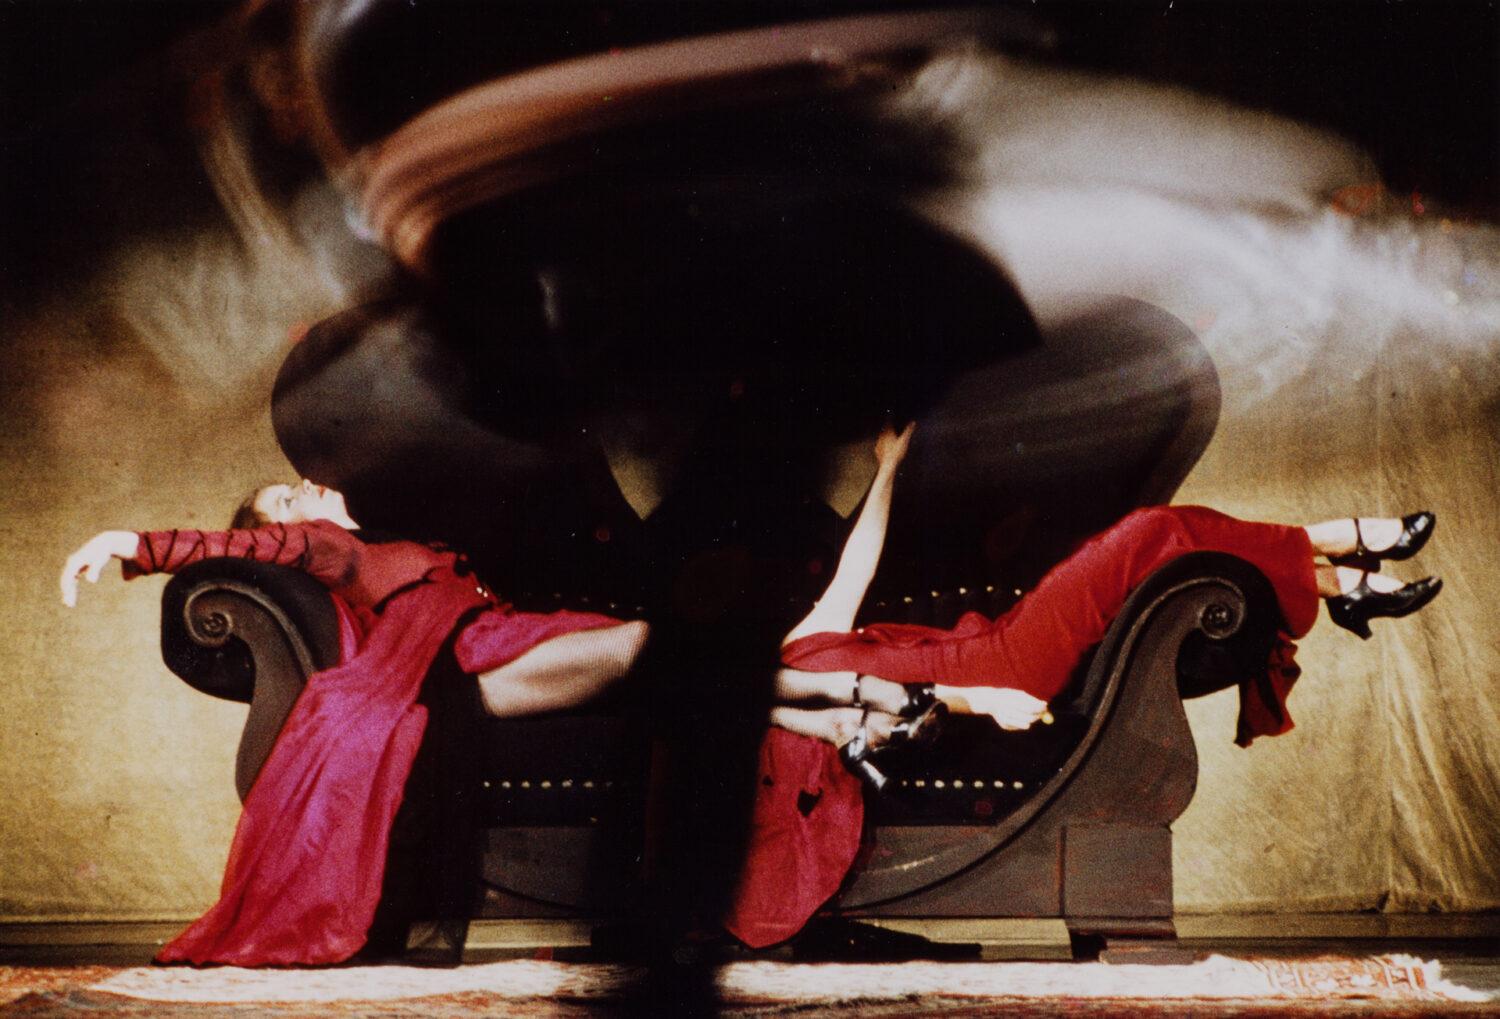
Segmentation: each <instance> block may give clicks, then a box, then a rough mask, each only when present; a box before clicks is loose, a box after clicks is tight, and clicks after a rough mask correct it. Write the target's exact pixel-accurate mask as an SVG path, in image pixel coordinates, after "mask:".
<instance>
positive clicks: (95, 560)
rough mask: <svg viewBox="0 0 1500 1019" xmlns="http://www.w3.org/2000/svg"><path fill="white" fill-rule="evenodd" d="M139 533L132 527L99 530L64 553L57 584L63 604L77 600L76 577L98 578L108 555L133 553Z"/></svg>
mask: <svg viewBox="0 0 1500 1019" xmlns="http://www.w3.org/2000/svg"><path fill="white" fill-rule="evenodd" d="M140 540H141V536H140V535H138V534H136V533H135V532H134V531H101V532H99V533H98V534H96V535H94V536H93V537H92V538H90V539H89V540H88V541H86V542H84V543H83V545H82V546H81V547H80V548H79V549H78V551H76V552H74V553H73V554H72V555H70V556H68V561H67V562H65V563H63V569H62V577H61V578H60V580H59V586H61V588H62V600H63V604H64V605H66V606H67V607H68V608H72V607H73V606H74V605H76V604H78V577H79V575H80V574H81V575H82V576H84V577H85V578H86V579H87V580H88V582H89V583H90V584H96V583H98V582H99V574H100V573H102V572H103V570H104V567H105V566H108V565H109V561H110V560H111V559H128V558H129V557H131V556H133V555H135V551H136V546H137V545H139V544H140Z"/></svg>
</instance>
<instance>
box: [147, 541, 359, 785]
mask: <svg viewBox="0 0 1500 1019" xmlns="http://www.w3.org/2000/svg"><path fill="white" fill-rule="evenodd" d="M161 648H162V660H163V661H165V662H166V664H167V667H168V668H169V669H171V670H172V671H173V672H174V673H176V674H177V675H178V676H179V677H181V678H182V679H183V680H184V681H185V682H186V683H187V684H188V685H189V686H191V687H193V688H194V689H196V690H201V691H203V692H204V693H206V694H210V695H211V696H214V697H221V698H224V699H225V700H233V701H241V702H247V703H249V704H250V714H249V717H248V718H247V719H246V722H245V730H244V733H243V735H242V736H241V738H240V747H239V753H238V757H237V760H236V764H235V785H236V787H237V788H238V790H239V794H240V797H241V798H244V796H245V795H247V794H248V793H249V790H250V786H251V784H252V783H253V782H254V780H255V777H256V775H258V774H259V773H260V768H261V765H262V764H263V763H264V762H265V759H266V756H267V755H268V754H269V753H270V751H271V747H272V745H273V744H274V743H275V741H276V736H277V734H278V733H280V731H281V727H282V725H283V723H285V721H286V717H287V714H288V713H289V712H290V711H291V709H292V705H294V704H295V703H296V701H297V697H298V695H299V694H300V693H301V692H302V688H303V686H304V685H306V682H307V677H308V676H310V675H312V673H314V672H316V671H318V670H320V669H326V668H328V667H330V666H333V665H336V664H337V663H338V661H339V624H338V613H337V611H336V610H335V608H334V605H333V600H332V598H331V597H330V596H329V594H328V589H327V588H325V587H324V586H323V585H322V584H320V583H318V582H317V581H316V580H314V579H313V578H312V577H309V576H308V575H307V574H305V573H303V572H301V571H300V570H295V569H291V568H289V567H285V566H276V565H273V564H270V563H260V562H255V561H254V560H250V559H230V558H223V559H205V560H203V561H202V562H199V563H194V564H193V565H192V566H189V567H188V568H187V569H184V570H182V571H181V572H180V573H178V574H177V575H176V576H174V577H173V578H172V580H171V581H170V582H169V583H168V584H167V586H166V589H165V590H164V591H163V592H162V613H161Z"/></svg>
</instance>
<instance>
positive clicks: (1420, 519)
mask: <svg viewBox="0 0 1500 1019" xmlns="http://www.w3.org/2000/svg"><path fill="white" fill-rule="evenodd" d="M1350 519H1352V520H1353V521H1354V551H1353V552H1351V553H1349V554H1348V555H1340V556H1329V557H1328V561H1329V562H1331V563H1333V565H1335V566H1355V567H1358V568H1359V569H1362V570H1372V571H1378V570H1379V569H1380V564H1381V562H1382V561H1384V560H1387V559H1389V560H1392V561H1400V560H1402V559H1410V558H1411V557H1412V556H1414V555H1416V554H1417V553H1418V552H1420V551H1422V546H1423V545H1425V544H1427V539H1428V538H1430V537H1432V529H1433V528H1434V527H1436V526H1437V514H1435V513H1430V512H1428V511H1427V510H1422V511H1421V512H1419V513H1412V514H1409V515H1407V516H1404V517H1402V518H1401V534H1400V536H1399V537H1397V538H1396V540H1395V541H1394V542H1392V543H1391V545H1390V547H1389V548H1383V549H1381V550H1380V551H1378V552H1376V551H1372V550H1371V549H1369V548H1366V547H1365V536H1364V535H1363V534H1361V533H1360V532H1359V517H1351V518H1350Z"/></svg>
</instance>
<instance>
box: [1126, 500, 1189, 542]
mask: <svg viewBox="0 0 1500 1019" xmlns="http://www.w3.org/2000/svg"><path fill="white" fill-rule="evenodd" d="M1195 509H1196V507H1193V506H1142V507H1141V508H1140V509H1136V510H1131V511H1130V512H1129V513H1127V514H1125V516H1123V517H1122V518H1120V522H1119V523H1118V524H1116V525H1115V526H1114V527H1112V528H1110V531H1109V533H1110V535H1111V536H1116V537H1119V538H1123V539H1125V540H1129V541H1143V540H1150V539H1155V538H1163V537H1167V536H1169V535H1174V534H1181V533H1182V532H1183V531H1184V530H1185V529H1186V526H1187V523H1186V521H1187V517H1188V516H1189V514H1190V513H1191V511H1193V510H1195Z"/></svg>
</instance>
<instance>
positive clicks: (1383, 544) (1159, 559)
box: [725, 427, 1442, 947]
mask: <svg viewBox="0 0 1500 1019" xmlns="http://www.w3.org/2000/svg"><path fill="white" fill-rule="evenodd" d="M911 432H912V429H911V428H910V427H908V428H907V429H906V430H905V431H904V432H902V433H900V434H899V435H898V434H897V433H895V432H894V431H892V430H891V429H889V428H888V429H886V430H885V431H884V432H883V433H882V434H881V436H880V437H879V439H877V440H876V444H875V458H876V461H877V464H878V468H877V470H876V473H875V479H874V481H873V482H872V484H871V488H870V492H869V495H868V496H867V497H866V500H865V505H864V508H863V509H862V510H861V511H860V515H859V518H858V519H857V520H856V521H855V524H854V528H853V530H852V531H851V532H850V535H849V539H848V542H847V543H846V544H845V546H844V551H843V555H842V557H841V558H840V560H839V565H838V569H837V570H836V571H835V573H834V576H833V579H832V581H831V582H830V583H829V585H828V589H827V591H826V592H825V594H824V596H823V598H822V599H821V600H820V601H819V602H818V603H817V604H816V605H815V606H814V607H813V609H812V611H811V612H809V613H808V615H807V616H806V617H805V618H804V619H803V620H802V621H801V622H799V623H798V624H797V625H796V626H795V627H794V628H793V629H792V630H791V632H790V633H788V634H787V635H786V638H785V639H784V640H783V642H782V646H781V660H782V663H783V665H784V668H783V669H782V670H781V671H780V672H779V673H778V676H777V683H776V693H777V698H778V700H779V701H782V702H784V703H781V704H780V705H778V706H777V707H776V708H774V709H773V710H772V714H771V723H772V727H771V729H770V730H769V731H768V732H767V735H766V738H765V740H764V741H763V742H762V745H761V763H760V767H761V781H760V783H759V785H758V787H757V798H756V804H755V820H754V824H753V825H752V829H751V841H750V846H749V850H748V853H747V859H746V865H745V868H744V871H743V872H742V875H741V880H740V884H739V887H738V889H737V893H736V895H735V897H734V900H733V902H732V904H731V907H730V910H729V913H728V916H727V917H726V920H725V926H726V927H727V928H728V930H729V931H730V933H732V934H734V935H735V936H736V937H738V938H739V939H740V940H741V941H744V942H745V943H746V944H749V945H751V946H752V947H760V946H764V945H769V944H774V943H776V942H778V941H782V940H785V939H786V938H788V937H791V936H792V935H793V934H795V933H796V932H797V931H798V930H800V929H801V927H802V925H803V924H804V923H806V921H807V919H808V918H809V917H810V916H811V915H812V914H813V912H815V911H816V910H817V908H818V907H819V906H821V905H822V904H823V903H824V902H826V901H827V900H828V899H829V898H830V897H831V896H832V895H833V894H834V893H835V892H836V891H837V890H838V887H839V885H840V883H841V882H842V881H843V879H844V876H845V874H846V873H847V872H848V869H849V867H850V866H851V865H852V864H853V862H854V856H855V853H856V852H857V850H858V848H859V835H860V829H861V825H862V822H863V797H862V793H861V789H860V782H859V780H858V779H856V778H855V777H854V775H855V774H858V775H859V776H860V777H861V778H863V779H864V780H865V781H867V782H870V783H872V784H874V785H877V786H878V785H879V784H880V782H881V781H882V778H881V776H880V772H879V770H878V767H876V766H875V764H874V762H873V760H872V757H874V756H875V755H878V753H879V749H880V747H881V746H882V745H888V744H890V743H893V742H899V741H901V740H903V739H911V738H914V737H917V736H919V735H920V732H921V730H922V729H923V728H924V725H925V723H926V721H927V720H928V719H930V718H932V717H933V716H934V715H935V714H936V713H941V712H943V711H953V712H959V713H967V714H985V715H990V716H991V717H993V718H994V719H995V721H996V722H997V723H998V724H999V725H1000V726H1001V727H1002V728H1005V729H1024V728H1027V727H1029V726H1030V725H1032V724H1033V723H1034V722H1036V721H1037V720H1038V719H1039V718H1041V717H1042V716H1043V715H1044V713H1045V712H1046V709H1047V703H1048V702H1049V701H1050V700H1051V699H1052V698H1053V697H1055V696H1056V695H1057V694H1058V693H1059V692H1061V690H1062V688H1063V687H1064V685H1065V684H1066V683H1067V682H1068V679H1069V678H1070V677H1071V675H1072V673H1073V670H1074V668H1075V666H1076V665H1077V664H1078V661H1079V660H1080V658H1081V657H1082V656H1083V654H1084V653H1085V652H1086V651H1087V650H1088V649H1089V648H1090V647H1092V646H1093V645H1095V644H1097V643H1098V642H1099V641H1100V640H1101V639H1102V638H1103V636H1104V633H1105V630H1106V629H1107V628H1108V627H1109V624H1110V623H1111V622H1112V621H1113V620H1114V618H1115V616H1116V615H1117V614H1118V613H1119V611H1120V608H1121V606H1123V604H1124V602H1125V599H1126V598H1127V597H1128V596H1129V594H1130V592H1131V591H1132V590H1133V589H1134V588H1135V587H1136V586H1137V585H1138V584H1140V583H1141V582H1142V581H1143V580H1145V579H1146V577H1148V576H1149V575H1150V574H1151V573H1153V572H1154V571H1155V570H1156V569H1158V568H1159V567H1161V566H1163V565H1165V564H1166V563H1167V562H1169V561H1170V560H1172V559H1174V558H1176V557H1178V556H1181V555H1185V554H1187V553H1189V552H1199V551H1211V552H1224V553H1229V554H1231V555H1235V556H1238V557H1240V558H1241V559H1244V560H1247V561H1248V562H1250V563H1251V564H1252V565H1254V566H1255V567H1257V568H1258V569H1259V570H1260V571H1261V572H1262V573H1263V574H1265V576H1266V578H1267V579H1268V580H1270V582H1271V585H1272V587H1273V588H1274V589H1275V592H1276V597H1277V601H1278V603H1279V606H1280V608H1281V613H1282V617H1283V622H1284V632H1283V634H1282V638H1281V640H1280V642H1279V645H1278V647H1277V648H1276V649H1275V651H1274V652H1273V661H1272V662H1271V663H1270V665H1271V666H1272V668H1271V671H1270V676H1271V680H1272V683H1271V684H1270V686H1271V689H1272V690H1273V691H1274V694H1275V697H1276V700H1277V703H1275V704H1274V705H1273V704H1268V703H1265V702H1264V701H1262V700H1261V699H1260V698H1261V696H1262V695H1261V694H1260V693H1259V690H1260V684H1246V685H1245V686H1244V687H1242V691H1241V715H1240V731H1239V734H1238V737H1237V742H1239V743H1240V744H1241V745H1248V744H1249V742H1250V741H1251V740H1252V739H1254V738H1255V737H1256V736H1262V735H1275V734H1278V733H1281V732H1285V731H1286V730H1287V729H1290V728H1291V720H1290V717H1289V716H1288V715H1287V714H1286V712H1285V710H1284V702H1285V699H1286V696H1287V694H1288V693H1289V692H1290V689H1291V686H1292V682H1293V680H1294V679H1295V677H1296V674H1297V670H1296V668H1295V666H1294V665H1293V663H1292V660H1291V657H1292V653H1293V651H1294V650H1295V648H1294V646H1293V645H1292V644H1291V643H1290V641H1291V639H1292V638H1296V637H1300V636H1302V635H1303V634H1305V633H1306V632H1307V631H1308V630H1309V629H1311V627H1312V625H1313V623H1314V621H1315V620H1316V619H1317V614H1318V601H1319V599H1323V600H1326V601H1327V603H1328V611H1329V616H1330V617H1331V618H1332V619H1333V621H1334V622H1335V623H1337V624H1338V625H1340V626H1342V627H1344V628H1345V629H1348V630H1351V631H1353V632H1355V633H1356V634H1358V635H1359V636H1361V637H1368V636H1369V635H1370V630H1369V621H1370V620H1371V619H1373V618H1376V617H1382V616H1404V615H1407V614H1409V613H1411V612H1415V611H1416V610H1418V609H1420V608H1421V607H1422V606H1424V605H1426V604H1427V603H1428V602H1429V601H1431V600H1432V599H1433V598H1434V597H1435V596H1436V595H1437V593H1438V591H1439V589H1440V588H1441V586H1442V582H1441V581H1440V580H1438V579H1437V578H1434V577H1428V578H1426V579H1423V580H1418V581H1415V582H1413V583H1410V584H1405V585H1403V584H1401V583H1400V582H1399V581H1396V580H1393V579H1391V578H1389V577H1385V576H1382V575H1381V574H1379V573H1377V572H1374V570H1378V568H1379V563H1378V561H1379V560H1381V559H1406V558H1409V557H1410V556H1412V555H1414V554H1415V553H1416V552H1417V551H1418V550H1419V549H1420V548H1421V547H1422V545H1423V544H1425V543H1426V541H1427V539H1428V537H1429V536H1430V535H1431V533H1432V528H1433V526H1434V523H1435V518H1434V517H1433V515H1432V514H1430V513H1426V512H1423V513H1416V514H1412V515H1411V516H1408V517H1404V518H1401V519H1394V518H1392V519H1378V518H1358V519H1352V520H1350V519H1345V520H1330V521H1325V522H1323V523H1318V524H1313V525H1311V526H1308V527H1294V526H1286V525H1282V524H1265V523H1252V522H1248V521H1243V520H1236V519H1235V518H1233V517H1229V516H1226V515H1225V514H1222V513H1219V512H1216V511H1214V510H1211V509H1205V508H1203V507H1199V506H1158V507H1151V508H1147V509H1141V510H1137V511H1135V512H1133V513H1131V514H1129V515H1128V516H1126V517H1125V518H1124V519H1123V520H1121V521H1120V522H1119V523H1117V524H1115V525H1114V526H1113V527H1111V528H1109V529H1108V530H1105V531H1104V532H1102V533H1100V534H1098V535H1096V536H1094V537H1093V538H1090V539H1089V540H1088V541H1086V542H1084V543H1083V544H1082V545H1081V546H1080V547H1079V548H1078V549H1077V550H1076V551H1075V552H1074V553H1073V554H1072V555H1071V556H1069V557H1068V558H1067V559H1065V560H1064V561H1063V562H1061V563H1059V564H1058V565H1057V566H1056V567H1054V568H1053V569H1052V570H1051V571H1050V572H1049V573H1047V575H1046V576H1044V577H1043V578H1042V579H1041V581H1039V582H1038V584H1037V586H1036V588H1035V589H1034V590H1032V591H1031V592H1030V593H1028V594H1027V595H1026V596H1025V597H1024V598H1022V599H1021V601H1019V602H1018V603H1017V604H1016V605H1015V606H1014V607H1013V608H1012V609H1011V610H1010V611H1009V612H1007V613H1005V614H1004V615H1003V616H1001V617H1000V618H998V619H995V620H989V619H986V618H985V617H983V616H981V615H979V614H977V613H969V614H967V615H965V616H964V617H963V618H962V619H960V620H959V622H958V625H957V626H955V627H954V628H953V629H951V630H942V629H936V628H933V627H927V626H915V625H906V624H891V623H876V624H872V625H869V626H865V627H863V628H861V629H858V630H855V629H854V628H853V627H854V619H855V614H856V612H857V611H858V609H859V606H860V603H861V602H862V601H863V600H864V596H865V591H866V589H867V588H868V587H869V584H870V581H871V579H872V578H873V577H874V575H875V567H876V564H877V563H878V561H879V558H880V550H881V546H882V545H883V544H884V541H885V531H886V524H887V521H888V519H889V516H890V505H891V493H892V489H893V486H894V483H895V475H896V468H897V466H898V465H899V464H900V462H901V459H902V458H903V457H904V456H905V454H906V449H907V446H908V444H909V442H910V439H911ZM1319 556H1322V557H1326V558H1327V559H1328V560H1329V561H1328V562H1326V563H1319V562H1317V557H1319ZM1351 563H1358V564H1359V566H1360V567H1373V569H1364V568H1356V567H1355V566H1354V565H1351ZM851 773H852V774H851ZM809 803H812V804H813V806H812V807H811V808H810V809H804V808H806V806H807V804H809Z"/></svg>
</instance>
